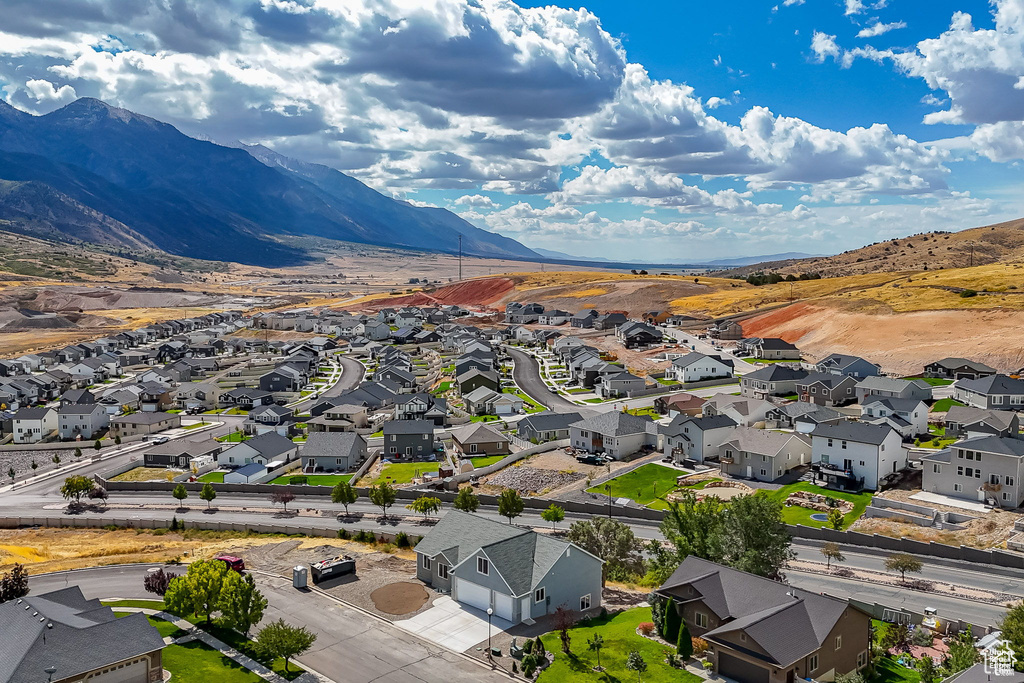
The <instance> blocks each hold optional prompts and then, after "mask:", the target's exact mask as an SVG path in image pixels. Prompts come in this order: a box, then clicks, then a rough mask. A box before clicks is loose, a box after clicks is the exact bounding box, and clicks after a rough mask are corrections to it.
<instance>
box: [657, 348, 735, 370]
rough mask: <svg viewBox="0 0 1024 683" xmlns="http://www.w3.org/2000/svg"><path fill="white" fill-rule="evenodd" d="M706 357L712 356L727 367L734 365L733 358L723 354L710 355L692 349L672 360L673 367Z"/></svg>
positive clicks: (685, 365) (679, 366) (689, 363)
mask: <svg viewBox="0 0 1024 683" xmlns="http://www.w3.org/2000/svg"><path fill="white" fill-rule="evenodd" d="M705 358H710V359H711V360H713V361H715V362H717V363H721V364H722V365H724V366H726V367H729V368H731V367H732V366H733V362H732V360H731V359H728V358H722V357H721V356H710V355H708V354H706V353H699V352H697V351H691V352H690V353H688V354H686V355H685V356H682V357H680V358H676V359H675V360H674V361H672V366H673V367H677V368H685V367H688V366H690V365H693V364H694V363H698V362H700V361H702V360H704V359H705Z"/></svg>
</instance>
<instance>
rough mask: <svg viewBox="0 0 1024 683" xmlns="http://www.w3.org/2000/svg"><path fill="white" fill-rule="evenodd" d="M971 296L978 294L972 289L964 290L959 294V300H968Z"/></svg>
mask: <svg viewBox="0 0 1024 683" xmlns="http://www.w3.org/2000/svg"><path fill="white" fill-rule="evenodd" d="M972 296H978V293H977V292H976V291H974V290H973V289H965V290H964V291H962V292H960V298H961V299H970V298H971V297H972Z"/></svg>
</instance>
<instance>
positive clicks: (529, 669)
mask: <svg viewBox="0 0 1024 683" xmlns="http://www.w3.org/2000/svg"><path fill="white" fill-rule="evenodd" d="M538 664H539V662H538V660H537V655H524V656H523V675H524V676H526V677H527V678H533V674H535V673H536V672H537V665H538Z"/></svg>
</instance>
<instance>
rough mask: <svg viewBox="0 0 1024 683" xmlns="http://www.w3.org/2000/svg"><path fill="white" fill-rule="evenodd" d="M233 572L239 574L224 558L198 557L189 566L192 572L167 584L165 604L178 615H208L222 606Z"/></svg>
mask: <svg viewBox="0 0 1024 683" xmlns="http://www.w3.org/2000/svg"><path fill="white" fill-rule="evenodd" d="M229 574H235V576H236V577H237V574H236V573H235V571H234V570H233V569H231V568H230V567H228V565H227V563H225V562H221V561H220V560H197V561H196V562H193V563H192V564H190V565H189V566H188V572H186V573H185V574H183V575H182V576H178V577H175V578H174V579H172V580H171V582H170V584H169V585H168V586H167V592H166V593H165V594H164V604H165V605H167V609H168V610H169V611H171V612H173V613H175V614H197V615H199V616H201V617H205V618H206V623H207V624H209V623H210V621H211V616H212V615H213V613H214V612H215V611H217V610H218V609H219V608H220V602H221V594H222V592H223V590H224V584H225V582H227V581H230V580H231V579H228V575H229Z"/></svg>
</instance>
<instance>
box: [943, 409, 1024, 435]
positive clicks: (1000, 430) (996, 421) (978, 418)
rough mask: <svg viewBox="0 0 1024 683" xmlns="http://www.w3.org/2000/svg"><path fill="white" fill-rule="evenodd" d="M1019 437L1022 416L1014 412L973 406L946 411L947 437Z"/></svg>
mask: <svg viewBox="0 0 1024 683" xmlns="http://www.w3.org/2000/svg"><path fill="white" fill-rule="evenodd" d="M986 434H991V435H993V436H1017V435H1019V434H1020V414H1019V413H1016V412H1014V411H1012V410H984V409H982V408H972V407H971V406H951V407H950V409H949V410H948V411H946V436H947V437H957V438H962V437H972V436H984V435H986Z"/></svg>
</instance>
